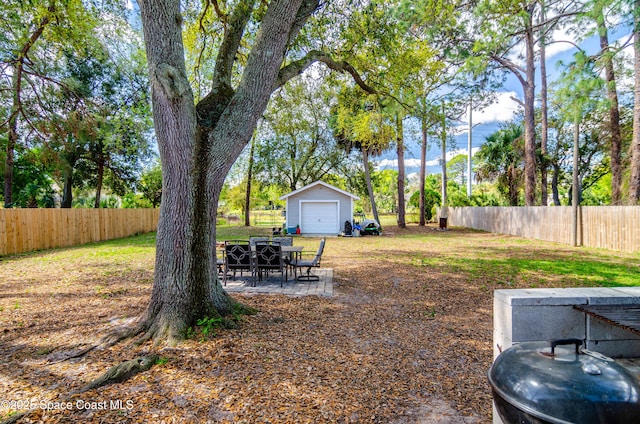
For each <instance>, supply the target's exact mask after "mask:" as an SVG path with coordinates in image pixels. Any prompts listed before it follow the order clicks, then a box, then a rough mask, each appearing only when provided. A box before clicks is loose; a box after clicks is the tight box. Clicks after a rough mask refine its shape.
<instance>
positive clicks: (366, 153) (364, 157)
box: [362, 146, 380, 225]
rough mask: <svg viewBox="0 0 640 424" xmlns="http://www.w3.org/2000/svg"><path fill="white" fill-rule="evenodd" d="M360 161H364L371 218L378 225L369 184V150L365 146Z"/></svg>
mask: <svg viewBox="0 0 640 424" xmlns="http://www.w3.org/2000/svg"><path fill="white" fill-rule="evenodd" d="M362 161H363V162H364V179H365V182H366V184H367V193H369V200H370V202H371V213H372V214H373V219H375V220H376V222H377V223H378V225H380V219H379V218H378V208H377V207H376V199H375V197H374V196H373V185H372V184H371V169H370V168H369V151H368V150H367V148H366V147H364V146H363V147H362Z"/></svg>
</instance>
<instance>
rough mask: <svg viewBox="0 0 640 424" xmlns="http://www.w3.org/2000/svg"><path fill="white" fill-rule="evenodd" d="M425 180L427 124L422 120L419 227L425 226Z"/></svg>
mask: <svg viewBox="0 0 640 424" xmlns="http://www.w3.org/2000/svg"><path fill="white" fill-rule="evenodd" d="M426 179H427V123H426V120H425V118H422V145H421V146H420V202H419V209H420V226H421V227H424V226H425V225H426V224H427V217H426V211H425V207H426V199H425V193H424V191H425V184H426Z"/></svg>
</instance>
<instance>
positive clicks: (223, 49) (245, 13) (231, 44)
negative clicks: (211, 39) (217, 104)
mask: <svg viewBox="0 0 640 424" xmlns="http://www.w3.org/2000/svg"><path fill="white" fill-rule="evenodd" d="M255 2H256V0H241V1H240V2H238V4H237V5H236V7H235V8H234V9H233V13H232V15H231V19H230V20H229V25H228V27H227V31H225V34H224V39H223V40H222V44H221V45H220V50H219V51H218V57H217V58H216V66H215V69H214V72H213V87H212V91H213V92H217V91H218V89H223V90H225V91H226V89H228V88H231V73H232V71H233V61H234V60H235V58H236V54H237V53H238V48H240V42H241V41H242V36H243V35H244V29H245V27H246V26H247V23H248V22H249V19H250V18H251V13H252V12H253V8H254V5H255Z"/></svg>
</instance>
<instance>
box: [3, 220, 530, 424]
mask: <svg viewBox="0 0 640 424" xmlns="http://www.w3.org/2000/svg"><path fill="white" fill-rule="evenodd" d="M394 233H395V234H391V233H389V232H388V231H387V232H385V234H384V235H383V236H381V237H364V238H359V239H356V238H337V239H328V242H327V249H326V251H325V256H324V257H323V266H325V267H330V268H333V269H334V270H335V279H334V282H335V296H334V297H332V298H319V297H299V298H293V297H286V296H282V295H253V296H249V295H237V296H236V298H237V299H238V300H240V301H241V302H242V303H244V304H246V305H248V306H251V307H253V308H256V309H257V310H258V311H259V312H258V313H257V314H255V315H251V316H245V317H244V318H243V321H241V322H240V323H239V326H238V328H237V329H224V330H218V331H217V335H216V337H203V336H202V335H199V334H196V336H195V337H194V338H193V339H190V340H187V341H185V342H184V343H182V344H179V345H177V346H174V347H163V346H154V345H153V344H152V343H146V344H143V345H141V346H137V345H135V344H134V343H133V342H132V341H127V342H123V343H120V344H118V345H116V346H114V347H111V348H109V349H103V350H101V349H95V350H92V351H90V352H88V353H87V354H86V355H84V356H82V357H79V358H76V359H71V360H64V358H66V357H68V356H69V355H70V354H71V353H73V352H75V351H80V350H82V349H83V348H86V347H87V346H91V345H93V344H96V343H98V342H99V340H100V338H101V337H102V336H103V335H104V334H106V333H107V332H108V331H110V330H111V329H113V328H114V327H115V326H119V325H124V324H127V323H129V322H131V321H132V320H133V319H134V318H135V317H136V316H138V315H139V314H140V313H141V312H142V311H143V310H144V308H145V306H146V304H147V302H148V299H149V295H150V289H151V285H152V282H153V255H146V256H144V255H143V256H137V257H133V258H131V260H130V261H129V262H124V263H123V262H118V263H117V264H114V263H112V262H110V260H109V259H108V258H106V259H105V258H103V259H99V260H98V259H95V258H91V257H90V255H88V256H86V257H81V258H79V259H76V258H74V257H72V256H71V253H69V255H70V256H69V258H67V259H65V255H66V253H65V252H66V251H64V250H63V251H55V252H52V253H50V252H42V253H37V254H33V255H26V256H22V257H16V258H4V259H2V260H0V308H2V309H0V402H1V403H0V419H2V418H7V417H8V416H9V415H10V414H11V413H14V412H15V410H16V408H15V407H17V406H21V407H22V409H24V408H25V407H26V408H32V411H31V412H30V414H28V415H27V416H26V417H24V418H23V421H22V422H38V421H43V422H109V423H113V422H132V423H133V422H167V423H169V422H194V423H201V422H211V423H225V422H229V423H232V422H233V423H260V422H264V423H361V422H362V423H363V422H366V423H418V422H436V423H437V422H441V423H448V422H451V423H461V422H467V423H488V422H491V394H490V390H489V386H488V384H487V381H486V371H487V370H488V368H489V366H490V364H491V360H492V352H493V348H492V343H491V340H492V328H493V323H492V301H493V297H492V296H493V289H494V288H496V286H495V285H493V284H492V282H490V281H485V280H483V279H482V278H474V276H470V275H467V274H465V273H455V272H451V270H447V268H446V267H442V266H438V265H437V264H436V265H424V263H422V262H421V259H420V258H433V257H437V256H438V255H439V252H440V250H442V249H459V250H460V254H465V253H464V243H467V242H469V240H475V241H474V243H478V240H480V243H484V242H486V243H492V240H494V239H495V237H496V236H493V235H490V234H485V233H478V232H473V231H466V230H455V231H451V232H439V231H436V230H435V228H434V227H428V228H426V229H424V228H417V227H413V228H410V229H407V230H394ZM399 236H407V237H399ZM464 240H466V241H464ZM314 243H315V242H314ZM496 243H498V242H496ZM499 243H502V244H501V245H500V246H501V248H503V247H506V246H504V239H500V241H499ZM461 246H462V248H461ZM474 246H475V245H473V244H470V245H469V247H468V248H469V249H475V247H474ZM506 251H508V248H507V249H506ZM70 252H73V250H70ZM120 260H122V259H120ZM60 267H62V269H60ZM514 284H516V285H517V284H518V282H517V281H516V282H515V283H514ZM149 353H155V354H157V355H159V356H160V358H161V361H160V363H159V364H157V365H155V366H154V367H153V368H151V369H150V370H148V371H145V372H142V373H139V374H137V375H134V376H133V377H131V378H130V379H128V380H126V381H124V382H122V383H118V384H111V385H107V386H104V387H99V388H96V389H92V390H89V391H87V392H85V393H81V394H77V395H72V393H73V392H74V391H77V390H78V389H80V388H82V387H83V386H85V385H86V384H87V383H88V382H89V381H91V380H92V379H94V378H96V377H97V376H99V375H100V374H101V373H102V372H104V371H105V370H106V369H108V368H109V367H111V366H112V365H114V364H117V363H119V362H121V361H125V360H128V359H132V358H135V357H138V356H141V355H145V354H149ZM12 407H13V408H12Z"/></svg>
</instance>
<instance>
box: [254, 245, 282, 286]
mask: <svg viewBox="0 0 640 424" xmlns="http://www.w3.org/2000/svg"><path fill="white" fill-rule="evenodd" d="M254 261H255V272H256V273H257V274H258V279H259V280H260V281H262V273H263V272H264V273H265V274H266V275H268V274H269V272H270V271H276V272H280V274H281V278H280V287H282V285H283V283H284V280H285V278H287V277H288V273H287V267H286V265H285V262H284V260H283V258H282V246H281V245H280V243H279V242H277V241H258V242H256V247H255V258H254Z"/></svg>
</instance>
